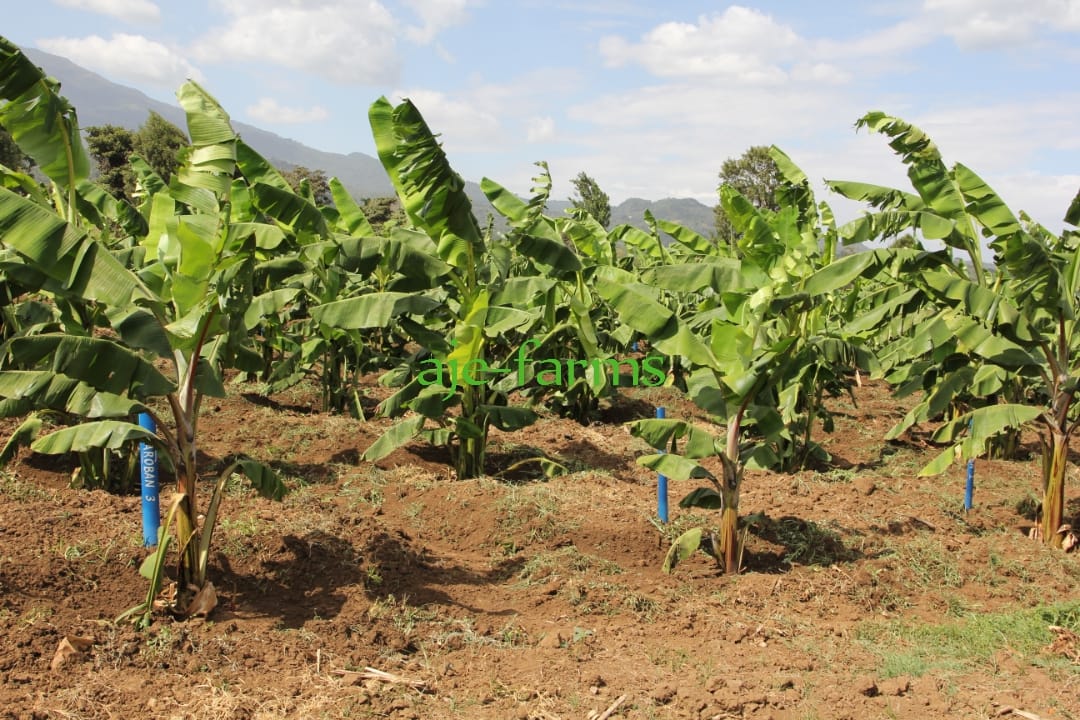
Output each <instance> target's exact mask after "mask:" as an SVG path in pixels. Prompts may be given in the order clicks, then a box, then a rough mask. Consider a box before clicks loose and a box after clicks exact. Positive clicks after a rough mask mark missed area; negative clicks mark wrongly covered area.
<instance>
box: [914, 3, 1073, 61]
mask: <svg viewBox="0 0 1080 720" xmlns="http://www.w3.org/2000/svg"><path fill="white" fill-rule="evenodd" d="M923 13H924V16H925V17H926V19H927V20H928V21H929V25H930V26H932V27H935V28H938V29H939V31H940V32H942V33H944V34H946V35H948V36H950V37H952V38H953V40H955V41H956V44H957V45H958V46H960V47H961V48H964V49H969V48H971V49H981V48H1000V47H1002V46H1016V45H1022V44H1025V43H1028V42H1030V41H1032V40H1034V39H1035V38H1036V35H1037V34H1038V31H1040V30H1043V29H1051V30H1058V31H1074V32H1075V31H1077V30H1080V2H1078V1H1077V0H1025V2H1016V1H1015V0H925V2H924V3H923Z"/></svg>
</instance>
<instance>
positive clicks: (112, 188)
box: [86, 125, 135, 197]
mask: <svg viewBox="0 0 1080 720" xmlns="http://www.w3.org/2000/svg"><path fill="white" fill-rule="evenodd" d="M86 145H87V147H88V148H89V150H90V156H91V157H92V158H93V159H94V162H95V163H96V164H97V170H98V180H97V181H98V183H100V184H101V185H102V186H104V187H105V189H106V190H108V191H109V192H110V193H112V195H113V196H114V197H131V195H132V193H133V192H134V190H135V178H134V174H133V173H132V171H131V161H130V158H131V154H132V153H133V152H134V151H135V133H133V132H131V131H130V130H128V129H127V128H122V127H120V126H118V125H98V126H95V127H88V128H86Z"/></svg>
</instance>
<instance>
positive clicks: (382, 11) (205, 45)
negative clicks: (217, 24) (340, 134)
mask: <svg viewBox="0 0 1080 720" xmlns="http://www.w3.org/2000/svg"><path fill="white" fill-rule="evenodd" d="M219 6H220V7H221V8H222V9H223V10H224V12H225V14H226V15H227V16H228V17H229V18H230V22H229V23H228V24H227V25H226V27H225V29H224V30H220V29H215V30H214V32H213V33H210V34H208V35H207V36H206V37H204V38H203V39H202V40H200V41H198V42H197V43H196V45H195V52H196V56H197V57H199V58H200V59H203V60H206V61H209V62H217V61H225V60H250V61H253V62H258V63H271V64H276V65H282V66H285V67H289V68H293V69H296V70H302V71H307V72H312V73H315V74H317V75H321V76H322V77H325V78H328V79H330V80H333V81H335V82H338V83H342V84H361V85H362V84H371V85H389V84H392V83H393V82H395V81H396V79H397V76H398V73H399V71H400V59H399V57H398V54H397V48H396V42H395V37H396V36H397V34H398V32H399V28H398V23H397V21H396V20H395V19H394V17H393V16H392V15H391V14H390V11H389V10H387V9H386V7H385V6H384V5H383V4H382V3H380V2H378V0H309V1H308V2H303V3H300V2H296V1H295V0H222V1H221V2H220V3H219Z"/></svg>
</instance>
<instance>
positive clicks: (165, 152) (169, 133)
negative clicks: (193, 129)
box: [132, 110, 190, 184]
mask: <svg viewBox="0 0 1080 720" xmlns="http://www.w3.org/2000/svg"><path fill="white" fill-rule="evenodd" d="M189 146H190V143H189V142H188V137H187V135H186V134H184V131H183V130H181V129H180V128H178V127H176V126H175V125H173V124H172V123H171V122H169V121H168V120H166V119H165V118H163V117H161V115H159V114H157V113H156V112H154V111H153V110H151V111H150V115H149V116H148V117H147V118H146V122H144V123H143V124H142V125H141V126H139V129H138V130H137V131H136V132H135V135H134V138H133V145H132V148H133V150H134V151H135V153H136V154H137V155H138V156H139V157H140V158H142V160H144V161H145V162H146V163H147V164H148V165H149V166H150V168H151V169H152V170H153V171H154V172H155V173H156V174H157V175H158V177H160V178H161V179H162V181H164V182H165V183H166V184H168V182H169V180H170V179H172V176H173V175H174V174H175V173H176V170H177V169H178V168H179V167H180V165H181V162H182V156H183V152H184V150H185V148H187V147H189Z"/></svg>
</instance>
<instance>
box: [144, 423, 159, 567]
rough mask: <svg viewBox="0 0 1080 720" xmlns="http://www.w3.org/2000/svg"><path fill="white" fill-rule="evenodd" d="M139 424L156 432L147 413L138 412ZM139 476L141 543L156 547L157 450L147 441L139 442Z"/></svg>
mask: <svg viewBox="0 0 1080 720" xmlns="http://www.w3.org/2000/svg"><path fill="white" fill-rule="evenodd" d="M139 426H140V427H143V428H145V429H147V430H149V431H150V432H157V426H155V425H154V419H153V418H152V417H150V415H149V414H148V413H139ZM139 477H140V478H141V481H142V528H143V545H145V546H146V547H156V546H157V544H158V528H159V527H160V526H161V510H160V505H159V502H160V500H159V497H158V459H157V450H156V449H155V448H154V446H153V445H150V444H149V443H139Z"/></svg>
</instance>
